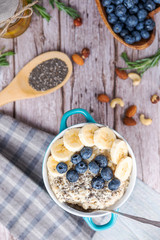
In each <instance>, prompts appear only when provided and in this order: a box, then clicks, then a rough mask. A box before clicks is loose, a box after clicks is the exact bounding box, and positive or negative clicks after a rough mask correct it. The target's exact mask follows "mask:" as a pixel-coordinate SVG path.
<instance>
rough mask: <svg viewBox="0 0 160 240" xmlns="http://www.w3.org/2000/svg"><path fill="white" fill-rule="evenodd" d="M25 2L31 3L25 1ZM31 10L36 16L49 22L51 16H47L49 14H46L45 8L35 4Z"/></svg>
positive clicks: (28, 0) (30, 0)
mask: <svg viewBox="0 0 160 240" xmlns="http://www.w3.org/2000/svg"><path fill="white" fill-rule="evenodd" d="M50 1H53V0H50ZM27 2H28V3H32V2H33V1H32V0H27ZM32 8H33V10H34V12H35V13H36V14H37V15H41V17H42V18H45V19H46V20H47V21H48V22H49V21H50V19H51V16H50V15H49V13H47V10H46V8H44V7H42V6H41V5H39V4H35V5H34V6H32Z"/></svg>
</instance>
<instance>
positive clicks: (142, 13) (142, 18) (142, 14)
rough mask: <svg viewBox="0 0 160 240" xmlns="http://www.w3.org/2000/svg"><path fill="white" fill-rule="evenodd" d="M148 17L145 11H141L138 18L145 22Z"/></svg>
mask: <svg viewBox="0 0 160 240" xmlns="http://www.w3.org/2000/svg"><path fill="white" fill-rule="evenodd" d="M147 15H148V13H147V11H146V10H145V9H141V10H139V11H138V13H137V17H138V20H139V22H142V21H144V20H145V19H146V17H147Z"/></svg>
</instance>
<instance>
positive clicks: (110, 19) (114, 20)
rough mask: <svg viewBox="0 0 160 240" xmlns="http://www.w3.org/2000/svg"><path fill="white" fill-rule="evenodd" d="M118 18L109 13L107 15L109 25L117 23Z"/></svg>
mask: <svg viewBox="0 0 160 240" xmlns="http://www.w3.org/2000/svg"><path fill="white" fill-rule="evenodd" d="M117 20H118V18H117V17H116V15H115V14H114V13H111V14H109V15H108V22H109V23H111V24H115V23H116V22H117Z"/></svg>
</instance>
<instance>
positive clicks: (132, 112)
mask: <svg viewBox="0 0 160 240" xmlns="http://www.w3.org/2000/svg"><path fill="white" fill-rule="evenodd" d="M136 112H137V107H136V105H132V106H130V107H129V108H127V110H126V117H129V118H130V117H133V116H134V115H135V114H136Z"/></svg>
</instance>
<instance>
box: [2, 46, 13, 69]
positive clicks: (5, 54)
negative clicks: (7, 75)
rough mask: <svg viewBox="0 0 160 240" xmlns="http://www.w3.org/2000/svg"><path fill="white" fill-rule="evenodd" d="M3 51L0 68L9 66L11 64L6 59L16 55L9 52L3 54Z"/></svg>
mask: <svg viewBox="0 0 160 240" xmlns="http://www.w3.org/2000/svg"><path fill="white" fill-rule="evenodd" d="M2 51H3V49H1V50H0V66H8V65H9V62H8V61H7V59H6V57H7V56H11V55H14V54H15V53H14V52H13V51H8V52H4V53H2Z"/></svg>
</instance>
